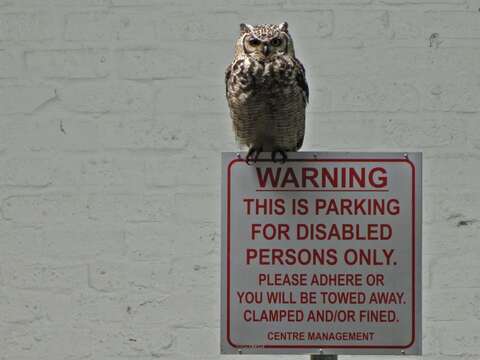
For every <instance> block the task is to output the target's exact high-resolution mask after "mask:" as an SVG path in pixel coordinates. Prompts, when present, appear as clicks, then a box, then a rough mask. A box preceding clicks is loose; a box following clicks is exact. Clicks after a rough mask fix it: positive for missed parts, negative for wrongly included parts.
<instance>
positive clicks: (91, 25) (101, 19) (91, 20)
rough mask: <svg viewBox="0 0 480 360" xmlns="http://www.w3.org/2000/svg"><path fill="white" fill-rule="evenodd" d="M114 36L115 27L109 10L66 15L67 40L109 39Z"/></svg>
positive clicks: (65, 35)
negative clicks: (113, 27)
mask: <svg viewBox="0 0 480 360" xmlns="http://www.w3.org/2000/svg"><path fill="white" fill-rule="evenodd" d="M112 36H113V29H112V26H111V22H110V19H109V15H108V13H107V12H104V11H97V12H79V13H70V14H67V15H65V33H64V38H65V40H72V41H81V40H89V41H108V40H110V39H112Z"/></svg>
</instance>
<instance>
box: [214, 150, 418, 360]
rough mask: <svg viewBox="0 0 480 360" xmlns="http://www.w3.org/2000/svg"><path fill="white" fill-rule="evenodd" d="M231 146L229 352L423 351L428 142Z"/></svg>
mask: <svg viewBox="0 0 480 360" xmlns="http://www.w3.org/2000/svg"><path fill="white" fill-rule="evenodd" d="M244 158H245V154H242V155H238V154H235V153H224V154H223V185H222V186H223V188H222V290H221V291H222V317H221V350H222V353H245V354H246V353H310V354H311V353H319V352H321V353H323V354H420V353H421V154H420V153H408V154H398V153H291V154H289V159H288V161H287V162H286V163H284V164H279V163H272V162H271V161H268V160H259V161H257V163H256V164H255V165H249V164H247V163H246V162H245V160H244Z"/></svg>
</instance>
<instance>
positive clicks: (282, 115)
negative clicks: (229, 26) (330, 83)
mask: <svg viewBox="0 0 480 360" xmlns="http://www.w3.org/2000/svg"><path fill="white" fill-rule="evenodd" d="M225 82H226V92H227V101H228V105H229V107H230V115H231V117H232V120H233V128H234V131H235V135H236V138H237V141H238V142H239V143H240V144H241V145H246V146H248V147H249V157H250V158H252V157H253V159H256V158H257V157H258V154H259V153H260V152H261V151H271V152H272V159H273V160H274V161H275V154H276V153H277V152H279V153H280V154H282V156H283V157H284V159H285V158H286V156H285V152H286V151H297V150H298V149H299V148H300V147H301V146H302V143H303V137H304V133H305V107H306V104H307V102H308V85H307V82H306V80H305V69H304V67H303V65H302V64H301V63H300V61H299V60H298V59H297V58H296V57H295V52H294V48H293V40H292V38H291V36H290V34H289V32H288V25H287V23H282V24H280V25H256V26H251V25H247V24H241V25H240V37H239V38H238V40H237V43H236V48H235V58H234V60H233V62H232V63H231V64H230V65H229V66H228V67H227V71H226V76H225Z"/></svg>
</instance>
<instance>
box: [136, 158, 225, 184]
mask: <svg viewBox="0 0 480 360" xmlns="http://www.w3.org/2000/svg"><path fill="white" fill-rule="evenodd" d="M208 155H209V154H205V155H202V154H199V155H191V156H181V157H180V156H177V157H175V156H171V155H170V156H168V157H167V158H166V159H165V158H160V159H151V160H150V159H149V160H147V163H146V169H145V172H146V176H147V184H148V185H153V186H171V185H175V186H179V185H214V184H215V181H216V179H217V178H218V174H220V161H219V158H218V157H213V156H208ZM187 164H188V165H187ZM192 174H195V176H192Z"/></svg>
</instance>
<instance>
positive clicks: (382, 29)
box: [334, 10, 393, 39]
mask: <svg viewBox="0 0 480 360" xmlns="http://www.w3.org/2000/svg"><path fill="white" fill-rule="evenodd" d="M334 37H335V38H360V39H391V38H392V37H393V31H392V28H391V26H390V15H389V13H388V11H380V10H379V11H375V10H370V11H366V10H346V11H336V12H335V31H334Z"/></svg>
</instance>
